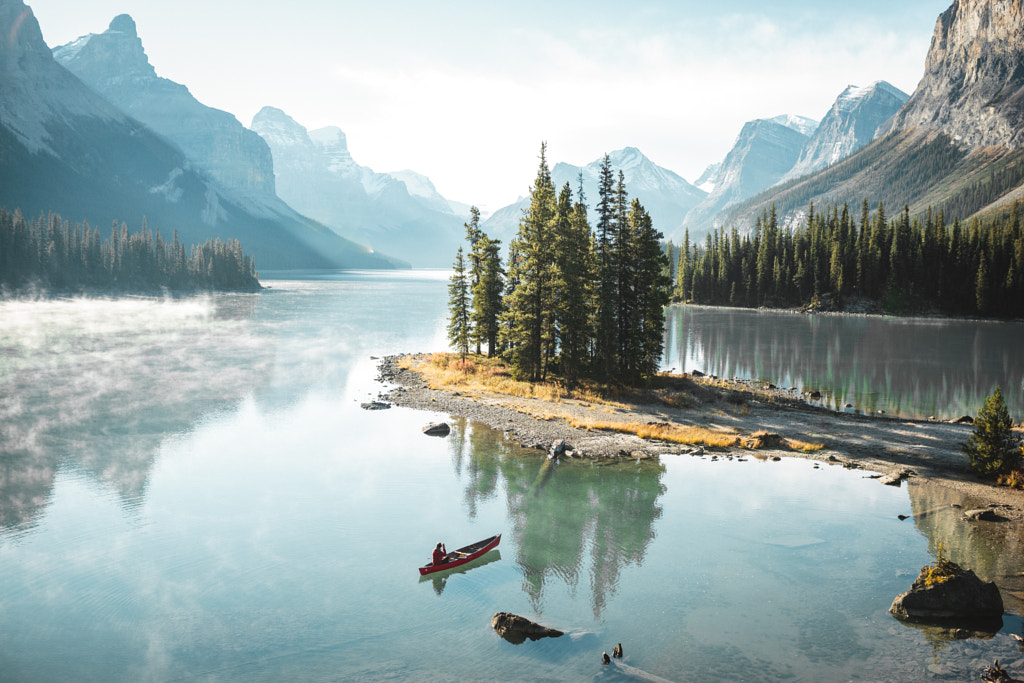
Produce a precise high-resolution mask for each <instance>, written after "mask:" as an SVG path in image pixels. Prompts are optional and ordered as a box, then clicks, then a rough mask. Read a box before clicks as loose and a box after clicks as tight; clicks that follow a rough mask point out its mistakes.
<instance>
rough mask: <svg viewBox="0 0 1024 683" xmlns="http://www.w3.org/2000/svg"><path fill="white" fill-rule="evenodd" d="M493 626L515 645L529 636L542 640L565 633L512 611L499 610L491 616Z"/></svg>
mask: <svg viewBox="0 0 1024 683" xmlns="http://www.w3.org/2000/svg"><path fill="white" fill-rule="evenodd" d="M491 627H492V628H493V629H494V630H495V631H496V632H497V634H498V635H499V636H501V637H502V638H504V639H505V640H507V641H508V642H510V643H512V644H514V645H519V644H520V643H522V642H524V641H525V640H526V639H527V638H529V639H530V640H540V639H541V638H557V637H559V636H561V635H565V634H564V633H562V632H561V631H557V630H555V629H553V628H548V627H547V626H541V625H540V624H538V623H536V622H533V621H530V620H529V619H527V618H526V617H521V616H519V615H518V614H512V613H511V612H498V613H497V614H495V615H494V616H493V617H491Z"/></svg>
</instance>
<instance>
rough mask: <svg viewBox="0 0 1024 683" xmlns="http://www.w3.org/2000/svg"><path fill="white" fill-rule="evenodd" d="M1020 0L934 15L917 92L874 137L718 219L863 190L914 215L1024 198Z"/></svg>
mask: <svg viewBox="0 0 1024 683" xmlns="http://www.w3.org/2000/svg"><path fill="white" fill-rule="evenodd" d="M1022 64H1024V0H955V1H954V2H953V4H952V6H951V7H950V8H949V9H948V10H946V11H945V12H943V13H942V15H940V16H939V19H938V21H937V22H936V25H935V31H934V34H933V36H932V42H931V46H930V48H929V51H928V57H927V59H926V62H925V73H924V77H923V78H922V79H921V82H920V83H919V84H918V86H917V89H916V90H915V91H914V94H913V95H912V96H911V97H910V98H909V99H908V100H907V101H906V102H905V103H904V104H903V105H902V106H901V107H900V108H899V110H898V111H897V112H896V113H895V114H894V115H893V116H892V117H891V118H890V119H889V120H888V121H886V122H884V123H882V124H881V125H880V126H879V127H878V129H877V132H876V135H875V139H874V141H873V142H871V143H870V144H868V145H867V146H865V147H863V148H862V149H860V150H859V151H857V152H855V153H853V154H851V155H850V156H848V157H846V158H845V159H842V160H841V161H838V162H837V163H835V164H833V165H832V166H829V167H828V168H825V169H823V170H820V171H818V172H816V173H814V174H811V175H808V176H804V177H802V178H795V179H792V180H789V181H787V182H784V183H781V184H779V185H778V186H776V187H773V188H771V189H769V190H767V191H765V192H763V193H761V194H759V195H757V196H755V197H752V198H750V199H748V200H746V201H744V202H741V203H738V204H736V205H734V206H733V207H730V208H729V209H728V210H727V211H725V212H724V213H722V214H720V215H719V216H718V219H717V222H718V223H719V224H724V225H740V226H744V225H750V224H752V221H753V219H754V217H755V216H757V215H759V214H760V213H761V212H762V211H764V210H766V209H767V207H768V206H770V205H771V204H774V205H775V207H776V211H777V213H778V215H779V216H780V218H781V219H782V220H783V221H785V222H790V223H791V222H794V221H799V220H802V219H803V217H804V216H805V214H806V210H807V207H808V206H809V204H810V203H811V202H812V201H813V202H814V203H815V204H817V205H819V206H821V205H824V204H830V203H842V202H849V203H853V204H854V205H855V206H859V205H860V203H861V201H862V199H865V198H866V199H868V200H869V201H871V202H872V208H874V206H875V204H876V203H877V202H882V203H884V205H885V206H886V207H888V208H889V210H890V211H896V210H899V209H900V208H902V207H903V205H904V204H906V205H909V206H910V207H911V212H912V214H913V215H923V214H924V213H925V212H926V211H927V210H928V209H932V210H934V211H940V210H941V211H942V212H943V213H944V216H945V220H946V222H947V224H948V223H952V222H953V220H955V219H960V220H966V219H967V218H970V217H971V216H973V215H976V214H984V213H988V212H992V211H999V210H1001V209H1002V208H1005V207H1006V206H1007V205H1008V204H1009V203H1010V202H1012V201H1013V200H1015V199H1021V198H1024V150H1022V144H1024V67H1022Z"/></svg>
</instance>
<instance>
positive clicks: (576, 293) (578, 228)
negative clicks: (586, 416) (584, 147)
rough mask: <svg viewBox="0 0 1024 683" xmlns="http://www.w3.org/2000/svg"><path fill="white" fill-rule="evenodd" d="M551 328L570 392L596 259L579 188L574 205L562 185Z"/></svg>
mask: <svg viewBox="0 0 1024 683" xmlns="http://www.w3.org/2000/svg"><path fill="white" fill-rule="evenodd" d="M554 240H555V270H556V276H555V292H554V295H555V296H554V302H555V327H556V332H557V337H558V346H559V350H560V353H561V368H562V374H563V376H564V377H565V380H566V383H567V384H568V385H569V387H570V388H572V387H573V386H575V384H576V382H577V378H578V377H579V376H580V375H581V374H582V373H583V371H584V368H585V366H586V362H587V356H588V351H589V347H590V340H591V339H592V337H593V333H592V327H591V325H592V318H593V310H594V308H595V306H594V304H595V302H594V294H595V289H594V280H595V274H596V265H597V264H596V255H595V253H594V247H593V237H592V233H591V230H590V222H589V220H588V219H587V207H586V204H585V203H584V197H583V188H582V184H581V187H580V189H579V196H578V198H577V201H576V202H575V203H573V201H572V191H571V190H570V189H569V184H568V183H566V184H565V186H564V187H563V188H562V190H561V192H560V193H559V195H558V203H557V211H556V219H555V235H554Z"/></svg>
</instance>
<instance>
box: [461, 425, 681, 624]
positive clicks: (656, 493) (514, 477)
mask: <svg viewBox="0 0 1024 683" xmlns="http://www.w3.org/2000/svg"><path fill="white" fill-rule="evenodd" d="M453 427H455V429H454V431H453V436H454V435H455V434H456V433H457V434H458V436H457V437H456V438H455V439H453V440H452V442H451V444H452V446H451V448H452V457H453V465H455V466H456V470H457V471H458V472H459V473H460V475H461V477H462V479H463V480H464V481H465V482H466V493H465V501H466V505H467V508H468V509H469V514H470V515H471V516H472V515H474V514H475V510H476V507H477V505H478V504H479V503H480V502H482V501H484V500H486V499H489V498H492V497H494V496H496V495H498V492H499V491H500V489H501V488H502V484H503V485H504V489H505V495H506V504H507V506H508V512H509V518H510V520H511V522H512V534H511V537H512V538H511V539H510V540H513V542H514V543H515V544H516V545H517V550H518V552H517V557H518V564H519V566H520V568H521V569H522V572H523V590H524V591H525V592H526V593H527V595H528V596H529V597H530V601H531V603H532V605H533V608H534V609H535V610H536V612H537V613H538V614H541V613H542V612H543V604H544V589H545V586H546V584H548V583H549V582H550V581H551V580H552V579H559V580H562V581H564V582H565V583H566V584H567V585H568V586H570V587H571V588H572V589H573V590H575V589H576V588H577V587H578V586H579V584H580V582H581V581H589V584H590V590H591V591H592V607H593V610H594V616H595V617H596V618H600V616H601V613H602V612H603V611H604V609H605V605H606V604H607V600H608V599H609V597H611V596H612V595H613V594H614V593H615V591H616V589H617V587H618V581H619V576H620V574H621V572H622V570H623V569H624V568H625V567H626V566H627V565H631V564H632V565H635V566H640V565H641V564H643V560H644V554H645V552H646V551H647V547H648V544H649V543H650V542H651V540H652V539H653V538H654V535H655V534H654V522H655V520H657V519H659V518H660V517H661V511H662V510H661V506H660V505H659V497H660V496H661V495H662V494H663V493H664V492H665V486H664V485H663V484H662V482H661V480H662V475H663V474H664V472H665V468H664V466H663V465H661V464H660V463H658V462H643V463H641V464H636V463H634V462H624V463H614V464H607V465H600V466H598V465H592V464H590V463H580V462H573V461H564V462H561V463H554V462H552V461H549V460H547V459H546V458H545V457H544V456H543V455H542V454H541V452H540V451H536V453H537V455H536V457H531V455H529V454H528V453H526V452H524V451H523V450H522V449H520V448H518V447H517V446H512V445H510V444H509V443H508V442H507V441H506V440H505V439H503V438H502V435H501V433H500V432H495V431H494V430H491V429H488V428H487V427H485V426H483V425H477V424H467V423H466V421H465V420H455V421H454V422H453Z"/></svg>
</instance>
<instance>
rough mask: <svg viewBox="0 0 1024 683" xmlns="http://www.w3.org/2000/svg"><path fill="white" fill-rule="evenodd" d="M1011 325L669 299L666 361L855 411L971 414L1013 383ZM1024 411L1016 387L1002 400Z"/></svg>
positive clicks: (1020, 370)
mask: <svg viewBox="0 0 1024 683" xmlns="http://www.w3.org/2000/svg"><path fill="white" fill-rule="evenodd" d="M1022 331H1024V326H1022V325H1021V324H1020V323H990V322H976V321H961V320H925V319H892V318H882V317H877V316H870V317H869V316H831V315H800V314H796V313H791V312H779V311H750V310H743V309H728V308H704V307H699V308H697V307H692V306H672V307H670V309H669V313H668V320H667V325H666V333H665V347H666V353H665V358H666V363H667V365H670V366H675V367H676V369H677V370H679V371H683V370H692V369H699V370H701V371H702V372H705V373H707V374H712V375H716V376H718V377H742V378H754V379H764V380H767V381H770V382H773V383H775V384H778V385H781V386H797V387H801V388H807V389H816V390H818V391H820V392H821V394H822V397H823V398H822V401H821V402H822V404H824V405H826V406H828V407H831V408H834V409H842V408H844V407H845V406H846V404H851V405H852V406H853V410H856V411H857V412H860V413H874V412H877V411H879V410H883V411H885V412H887V413H891V414H896V415H905V416H908V417H914V416H917V417H928V416H935V417H939V418H954V417H959V416H960V415H963V414H969V415H973V414H974V413H976V412H977V410H978V408H980V407H981V405H982V404H983V403H984V401H985V397H986V396H988V395H989V394H990V393H991V391H992V388H993V387H994V386H996V385H997V384H998V385H1001V386H1003V387H1020V386H1022V383H1024V357H1022V356H1021V355H1020V354H1019V353H1016V352H1015V350H1016V346H1017V344H1018V341H1017V340H1018V339H1019V337H1020V335H1021V333H1022ZM1007 406H1008V407H1009V409H1010V411H1011V414H1012V415H1014V416H1015V417H1016V416H1019V415H1022V414H1024V394H1022V393H1021V392H1019V391H1015V392H1013V397H1012V398H1010V397H1008V398H1007Z"/></svg>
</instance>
